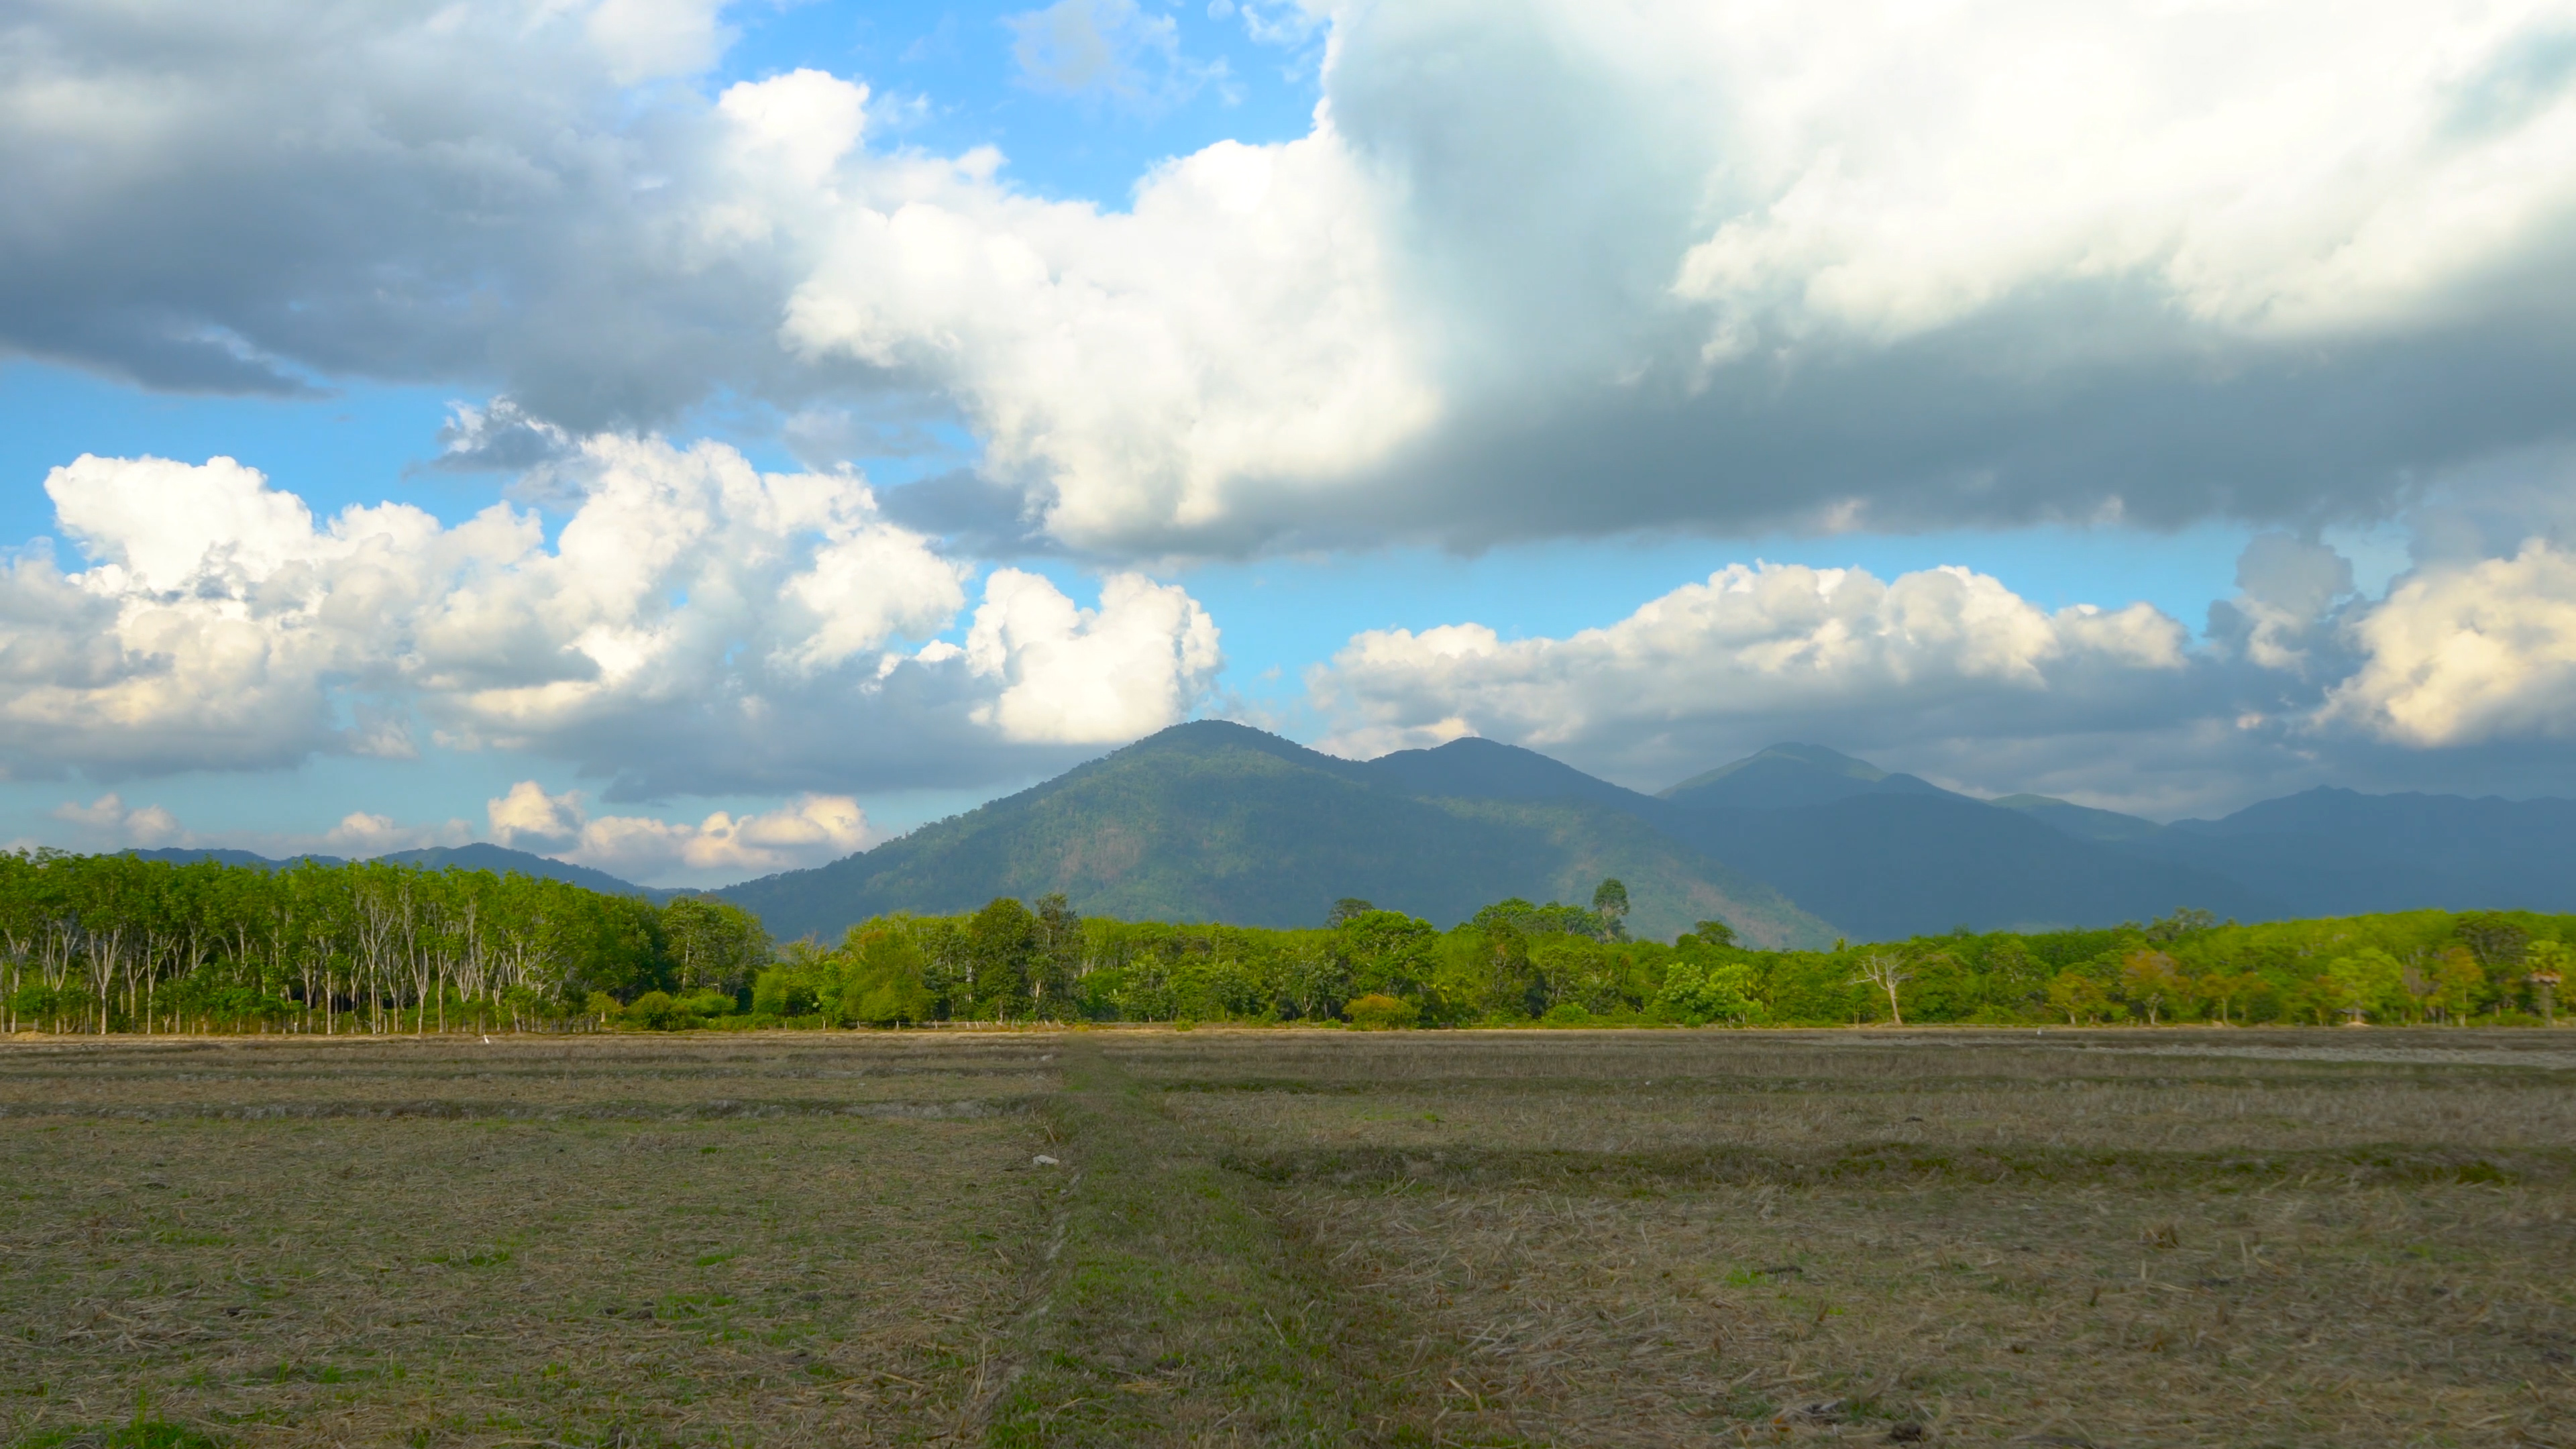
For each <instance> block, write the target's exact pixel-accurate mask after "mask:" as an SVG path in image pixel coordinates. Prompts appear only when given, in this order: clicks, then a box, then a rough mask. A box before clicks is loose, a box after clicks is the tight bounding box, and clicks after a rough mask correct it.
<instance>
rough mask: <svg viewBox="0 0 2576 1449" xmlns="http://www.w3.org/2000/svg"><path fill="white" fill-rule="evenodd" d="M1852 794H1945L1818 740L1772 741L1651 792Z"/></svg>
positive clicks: (1690, 795)
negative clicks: (1805, 742) (1730, 761)
mask: <svg viewBox="0 0 2576 1449" xmlns="http://www.w3.org/2000/svg"><path fill="white" fill-rule="evenodd" d="M1854 795H1949V796H1950V798H1952V799H1954V800H1963V799H1966V798H1967V797H1966V796H1964V795H1950V792H1949V791H1947V790H1944V789H1942V788H1941V787H1940V786H1938V785H1935V784H1933V783H1932V782H1931V781H1929V780H1924V779H1921V778H1918V777H1916V776H1913V775H1891V774H1889V773H1888V772H1887V771H1885V770H1882V769H1880V768H1879V767H1877V766H1876V765H1873V764H1871V763H1869V762H1868V761H1867V760H1856V759H1853V758H1852V757H1851V756H1849V755H1846V754H1843V753H1841V752H1839V751H1836V750H1829V749H1826V748H1825V747H1824V746H1822V745H1798V744H1786V745H1772V746H1770V747H1769V748H1767V749H1763V750H1758V751H1755V752H1754V753H1753V754H1750V755H1747V756H1745V757H1744V758H1743V759H1740V760H1737V761H1736V762H1734V763H1733V764H1729V765H1720V766H1718V767H1717V768H1716V769H1714V770H1710V771H1708V772H1707V773H1706V774H1701V775H1693V776H1692V777H1690V778H1689V779H1687V780H1684V781H1682V782H1681V783H1680V784H1678V785H1675V786H1672V787H1670V788H1669V789H1666V790H1664V791H1663V792H1662V793H1661V795H1659V796H1658V797H1657V798H1659V799H1663V800H1668V801H1670V802H1672V803H1673V804H1675V805H1683V806H1688V807H1690V808H1691V809H1694V810H1790V809H1795V808H1797V807H1799V806H1802V805H1830V804H1832V803H1833V802H1835V801H1837V800H1847V799H1850V798H1851V797H1852V796H1854Z"/></svg>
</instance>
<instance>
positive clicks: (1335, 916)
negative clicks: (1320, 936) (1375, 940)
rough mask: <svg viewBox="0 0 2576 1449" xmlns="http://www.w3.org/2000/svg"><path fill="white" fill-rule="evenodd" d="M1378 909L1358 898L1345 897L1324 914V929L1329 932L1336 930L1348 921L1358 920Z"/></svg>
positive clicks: (1334, 903)
mask: <svg viewBox="0 0 2576 1449" xmlns="http://www.w3.org/2000/svg"><path fill="white" fill-rule="evenodd" d="M1376 909H1377V907H1375V906H1373V905H1370V904H1369V903H1368V902H1367V901H1364V900H1361V899H1360V898H1359V897H1357V896H1344V897H1342V898H1341V899H1340V900H1338V901H1335V902H1333V908H1332V909H1331V910H1329V911H1326V912H1325V913H1324V929H1326V930H1328V931H1329V930H1332V929H1335V928H1337V927H1339V926H1340V925H1342V924H1343V923H1344V922H1346V921H1355V920H1358V919H1359V918H1360V917H1362V916H1365V915H1367V914H1368V913H1369V912H1371V911H1374V910H1376Z"/></svg>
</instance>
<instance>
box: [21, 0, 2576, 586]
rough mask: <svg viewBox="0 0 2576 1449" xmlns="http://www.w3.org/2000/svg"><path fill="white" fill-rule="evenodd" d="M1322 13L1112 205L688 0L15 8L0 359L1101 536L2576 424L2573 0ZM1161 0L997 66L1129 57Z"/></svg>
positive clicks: (1516, 518)
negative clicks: (1306, 65)
mask: <svg viewBox="0 0 2576 1449" xmlns="http://www.w3.org/2000/svg"><path fill="white" fill-rule="evenodd" d="M1330 17H1331V18H1330V22H1329V23H1330V27H1331V32H1330V42H1329V46H1328V52H1327V56H1326V60H1325V63H1324V68H1323V72H1322V103H1321V104H1320V105H1319V107H1318V109H1317V111H1316V116H1315V121H1314V124H1313V127H1312V129H1311V131H1310V132H1309V133H1308V134H1306V135H1305V136H1302V137H1299V138H1296V139H1294V140H1290V141H1286V142H1281V143H1277V144H1269V145H1243V144H1238V143H1232V142H1227V143H1220V144H1217V145H1214V146H1210V147H1207V148H1206V149H1204V150H1201V151H1199V152H1196V153H1195V154H1191V155H1187V156H1182V157H1178V158H1175V159H1174V160H1172V161H1171V162H1169V163H1167V164H1165V165H1164V166H1162V167H1160V168H1158V169H1156V170H1154V171H1153V172H1151V173H1150V174H1148V175H1146V176H1145V177H1143V178H1141V179H1140V181H1139V182H1138V184H1137V187H1136V190H1135V193H1134V195H1133V197H1132V200H1131V202H1130V204H1128V205H1127V206H1126V207H1125V209H1123V210H1109V209H1104V208H1102V207H1100V206H1096V205H1093V204H1090V203H1084V202H1052V201H1043V200H1039V199H1037V198H1035V197H1033V196H1031V195H1029V194H1028V193H1026V192H1025V191H1023V190H1020V189H1018V188H1016V187H1015V186H1014V185H1013V184H1012V183H1011V181H1010V180H1009V172H1008V169H1007V162H1006V158H1003V157H1001V156H999V155H997V154H995V153H993V152H991V151H989V150H979V151H973V152H968V153H966V154H962V155H956V156H941V155H935V154H928V153H924V152H921V151H918V150H912V149H906V148H904V147H902V146H901V145H899V144H895V143H893V142H891V141H889V140H887V139H885V138H881V137H878V136H876V135H874V134H872V126H871V122H870V105H871V91H870V88H869V83H868V81H867V79H866V78H864V77H849V76H834V75H828V74H824V73H822V72H819V71H812V70H804V71H796V72H792V73H789V74H785V75H779V76H774V77H771V78H768V79H764V80H760V81H754V82H744V83H741V84H737V85H732V86H729V87H725V88H722V89H720V90H714V89H713V88H712V87H708V88H704V89H702V88H701V87H700V83H698V82H697V81H696V80H695V78H696V77H699V76H702V75H703V74H704V71H705V68H706V67H707V66H708V65H710V64H711V63H712V62H713V61H714V60H715V58H716V57H717V56H719V55H720V54H721V52H722V49H723V46H724V44H725V40H726V32H725V31H724V28H723V26H722V24H721V22H720V15H719V7H718V6H716V5H715V4H713V3H689V0H606V3H596V4H565V3H562V0H458V3H449V4H441V5H437V6H430V5H426V4H421V5H399V4H398V5H379V4H356V3H346V0H337V3H335V0H302V3H279V4H275V5H266V6H250V7H241V6H234V7H213V8H208V7H202V6H179V5H175V4H169V5H153V4H144V5H140V6H118V7H102V6H96V5H86V4H74V3H70V0H37V3H35V4H32V5H27V6H22V7H20V8H19V9H18V10H17V11H16V12H15V14H14V17H13V18H12V19H11V20H10V21H9V22H7V23H6V24H7V38H8V40H9V42H10V43H8V44H6V45H0V82H5V84H0V95H5V96H6V97H7V100H6V101H0V164H5V165H6V166H7V168H8V170H9V174H10V175H11V176H12V177H13V182H14V185H13V192H14V198H13V201H12V203H11V204H10V205H9V206H8V207H7V208H6V209H5V210H0V319H5V320H0V346H5V347H7V348H11V349H14V350H17V351H20V352H23V353H26V354H30V355H36V356H44V357H51V358H58V359H64V360H68V361H73V362H77V363H80V364H83V365H88V366H95V367H100V368H105V369H111V370H115V371H118V372H121V373H123V374H125V375H128V376H131V377H135V378H138V379H140V380H143V381H145V382H147V383H149V384H151V385H155V386H165V387H184V388H202V389H219V390H220V389H232V390H254V391H255V390H262V389H266V390H273V391H278V390H295V389H299V388H305V387H309V386H311V385H313V384H312V379H313V378H314V377H316V376H323V377H329V376H376V377H395V378H412V379H436V380H440V381H445V382H450V383H453V384H456V385H460V386H478V387H483V388H486V389H488V390H490V391H492V392H496V393H506V394H507V395H508V396H509V397H510V398H512V399H513V400H514V402H515V405H516V406H518V407H521V408H523V409H525V410H526V413H527V416H528V417H529V418H531V419H533V420H535V421H536V422H538V423H541V424H544V425H547V426H554V427H560V428H563V429H566V430H568V431H569V433H571V434H572V435H574V436H586V435H589V434H591V433H595V432H599V431H603V430H639V429H648V428H651V427H654V426H659V425H662V424H665V423H667V422H668V421H669V420H671V419H672V418H674V417H676V416H677V415H678V413H679V411H680V410H682V409H684V408H686V407H687V406H689V405H690V404H692V403H694V402H696V401H698V400H700V399H703V398H706V397H708V396H710V395H711V394H713V393H715V392H718V391H723V392H726V393H729V394H732V395H736V396H744V397H753V398H760V399H765V400H767V401H770V402H773V403H776V404H778V405H779V406H781V407H784V408H787V409H790V410H797V409H802V408H805V407H807V406H808V405H824V406H840V405H848V404H852V403H855V402H860V401H864V400H866V399H872V398H903V399H912V400H916V401H919V402H922V403H925V404H926V405H929V406H933V407H938V408H945V409H947V410H949V411H950V412H951V413H953V415H954V416H956V417H957V418H959V419H961V420H962V421H963V422H965V424H966V425H967V426H968V427H969V428H970V429H971V430H972V431H973V433H974V434H975V436H976V438H977V440H978V442H979V444H980V446H981V448H982V458H981V461H980V463H979V465H978V466H979V468H980V469H981V470H982V472H983V474H984V475H985V478H986V480H987V481H988V482H990V483H991V484H993V485H995V486H997V487H999V488H1001V489H1004V490H1006V491H1007V492H1008V493H1009V494H1010V496H1013V497H1016V498H1018V499H1020V500H1021V508H1022V510H1023V511H1024V512H1025V513H1026V515H1027V517H1029V518H1030V519H1032V520H1035V521H1036V522H1037V523H1038V524H1039V525H1040V526H1041V528H1042V529H1043V531H1044V532H1045V534H1046V535H1047V536H1048V537H1050V538H1052V539H1054V540H1056V541H1057V542H1059V543H1061V544H1063V545H1065V546H1069V547H1073V548H1077V549H1080V550H1083V551H1087V552H1089V553H1092V554H1095V555H1098V556H1100V557H1102V558H1105V559H1110V560H1113V561H1114V560H1123V559H1137V558H1144V557H1160V556H1165V555H1169V554H1175V553H1239V552H1244V551H1250V550H1259V549H1264V548H1273V547H1289V546H1306V545H1312V544H1335V543H1349V542H1354V541H1362V540H1372V539H1378V538H1383V537H1386V536H1389V535H1396V536H1406V537H1415V538H1430V539H1438V540H1444V541H1448V542H1452V543H1461V544H1470V545H1472V544H1475V543H1479V542H1483V541H1490V540H1494V539H1501V538H1511V537H1531V536H1546V535H1557V534H1566V533H1597V532H1607V531H1616V530H1622V529H1632V528H1640V527H1649V526H1672V525H1679V526H1688V527H1699V528H1707V529H1715V530H1732V529H1749V528H1765V527H1772V526H1781V525H1787V526H1804V527H1899V528H1904V527H1918V526H1932V525H1958V524H1973V523H2012V522H2021V521H2028V520H2033V519H2086V520H2092V519H2101V518H2106V517H2108V518H2124V519H2129V520H2132V521H2143V522H2147V523H2151V524H2170V523H2179V522H2182V521H2185V520H2188V519H2191V518H2195V517H2200V516H2205V515H2211V514H2220V515H2227V516H2233V517H2241V518H2249V519H2267V518H2277V519H2291V520H2311V521H2313V520H2315V519H2320V518H2337V517H2369V516H2378V515H2380V514H2383V513H2385V512H2386V511H2387V510H2388V509H2389V508H2391V507H2393V506H2395V504H2396V503H2398V502H2400V501H2402V500H2403V498H2404V497H2405V496H2407V495H2408V494H2409V492H2410V490H2412V489H2415V488H2417V487H2419V486H2420V485H2421V484H2422V483H2423V482H2424V481H2425V480H2427V479H2429V478H2436V477H2439V476H2442V475H2444V474H2445V473H2446V471H2449V470H2457V469H2462V468H2470V467H2474V466H2476V465H2477V464H2478V463H2479V462H2480V461H2481V460H2483V459H2488V458H2491V457H2493V456H2495V455H2497V454H2499V453H2502V452H2506V451H2510V450H2513V449H2519V448H2529V447H2535V446H2542V445H2547V444H2550V443H2552V442H2561V441H2565V440H2566V439H2567V436H2568V427H2569V425H2568V423H2567V421H2566V420H2567V419H2568V418H2569V417H2570V416H2576V411H2571V408H2570V404H2571V403H2576V381H2571V379H2576V367H2571V366H2570V364H2571V363H2576V355H2571V349H2576V343H2571V342H2570V341H2569V339H2570V338H2571V337H2576V330H2571V329H2570V327H2569V326H2568V325H2567V324H2568V322H2569V320H2570V315H2569V311H2570V304H2571V300H2576V296H2572V295H2571V286H2570V283H2571V281H2572V280H2576V271H2572V270H2571V262H2576V230H2571V224H2576V90H2571V87H2570V85H2569V81H2570V78H2571V76H2576V67H2570V66H2569V65H2568V64H2567V63H2566V59H2565V57H2566V56H2567V54H2568V53H2569V50H2568V41H2567V37H2568V36H2569V35H2570V34H2576V8H2571V7H2570V6H2569V5H2567V4H2565V3H2563V0H2507V3H2497V4H2483V5H2475V6H2471V5H2439V4H2436V5H2426V4H2397V3H2374V4H2362V5H2354V4H2349V3H2334V4H2328V3H2325V0H2274V3H2270V4H2265V5H2259V6H2222V7H2210V6H2181V7H2177V6H2172V5H2167V4H2159V3H2148V0H2136V3H2114V4H2104V5H2096V6H2088V7H2081V8H2076V9H2069V8H2068V7H2064V6H2051V5H2042V4H2037V3H2032V0H1979V3H1969V4H1962V5H1954V6H1944V7H1941V8H1940V9H1938V10H1937V11H1925V10H1922V9H1921V8H1919V7H1913V6H1906V5H1899V4H1894V3H1862V0H1855V3H1851V4H1845V5H1838V6H1835V7H1833V13H1832V18H1831V20H1830V23H1826V22H1822V21H1820V20H1819V18H1818V16H1817V15H1816V13H1815V12H1813V11H1812V10H1809V9H1800V8H1796V7H1785V8H1784V7H1761V6H1734V7H1720V8H1715V9H1712V8H1710V7H1708V6H1705V5H1696V4H1686V3H1682V0H1640V3H1637V4H1632V5H1625V6H1618V7H1610V8H1606V9H1605V8H1603V7H1599V6H1590V5H1576V4H1573V3H1571V0H1509V3H1504V4H1499V5H1497V4H1486V3H1480V4H1473V5H1470V4H1467V3H1464V0H1404V3H1368V4H1360V3H1353V4H1349V5H1344V6H1340V7H1337V8H1333V9H1332V10H1331V11H1330ZM1288 18H1291V19H1293V18H1294V17H1288ZM1272 19H1273V20H1277V19H1279V17H1272ZM1152 21H1153V17H1151V16H1148V15H1145V14H1143V13H1142V12H1139V11H1136V10H1134V8H1133V7H1122V6H1119V5H1114V4H1106V3H1102V4H1090V3H1084V4H1068V5H1064V6H1057V7H1055V8H1053V9H1051V10H1047V11H1043V12H1031V13H1030V14H1029V15H1027V16H1024V17H1022V23H1021V31H1020V34H1021V39H1022V41H1023V42H1024V45H1023V49H1025V50H1026V51H1027V52H1028V53H1027V54H1026V55H1024V56H1023V57H1022V59H1023V61H1024V63H1025V64H1027V65H1029V66H1030V67H1032V69H1031V74H1032V75H1033V76H1038V77H1040V78H1042V79H1043V78H1045V77H1053V78H1054V79H1053V80H1052V81H1050V82H1048V83H1050V84H1056V85H1059V86H1060V87H1065V88H1084V87H1091V88H1098V87H1103V86H1107V87H1110V88H1111V89H1113V90H1114V89H1115V88H1116V86H1117V85H1119V84H1123V82H1120V81H1119V80H1118V76H1119V75H1120V74H1122V72H1121V71H1120V70H1119V67H1120V66H1122V65H1124V64H1126V62H1125V61H1123V60H1122V59H1121V58H1120V57H1121V56H1123V55H1129V54H1134V53H1139V52H1140V50H1142V51H1150V50H1153V49H1155V47H1156V45H1157V44H1158V43H1159V42H1157V41H1156V40H1155V39H1154V34H1155V32H1154V27H1153V24H1152ZM1265 23H1267V22H1265ZM1095 42H1096V44H1095ZM1113 42H1115V43H1114V44H1113ZM710 90H713V93H712V94H710V93H708V92H709V91H710Z"/></svg>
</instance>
